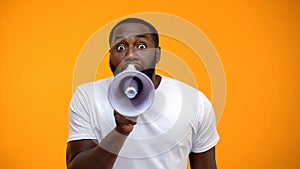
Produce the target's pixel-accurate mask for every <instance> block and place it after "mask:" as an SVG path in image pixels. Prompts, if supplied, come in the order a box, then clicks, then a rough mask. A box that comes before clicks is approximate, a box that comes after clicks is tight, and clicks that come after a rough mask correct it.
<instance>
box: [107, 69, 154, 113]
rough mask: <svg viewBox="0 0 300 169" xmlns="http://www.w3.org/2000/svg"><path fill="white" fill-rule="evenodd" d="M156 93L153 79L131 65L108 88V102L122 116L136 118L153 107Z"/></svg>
mask: <svg viewBox="0 0 300 169" xmlns="http://www.w3.org/2000/svg"><path fill="white" fill-rule="evenodd" d="M154 91H155V89H154V85H153V83H152V81H151V79H150V78H149V77H148V76H146V75H145V74H143V73H141V72H139V71H137V70H136V69H135V67H134V65H129V66H128V68H127V69H126V70H125V71H123V72H121V73H119V74H118V75H116V76H115V77H114V78H113V80H112V82H111V84H110V86H109V88H108V101H109V103H110V105H111V106H112V108H113V109H115V110H116V111H117V112H119V113H120V114H122V115H124V116H127V117H135V116H139V115H141V114H142V113H144V112H145V111H147V110H148V109H149V108H150V107H151V105H152V103H153V101H154V95H155V94H154Z"/></svg>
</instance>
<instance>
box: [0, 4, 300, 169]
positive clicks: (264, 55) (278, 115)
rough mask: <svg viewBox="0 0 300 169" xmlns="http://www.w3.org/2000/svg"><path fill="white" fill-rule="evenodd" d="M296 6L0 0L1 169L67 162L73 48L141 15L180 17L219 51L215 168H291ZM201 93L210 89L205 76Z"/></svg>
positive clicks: (47, 167)
mask: <svg viewBox="0 0 300 169" xmlns="http://www.w3.org/2000/svg"><path fill="white" fill-rule="evenodd" d="M299 5H300V4H299V3H298V1H296V0H285V1H283V0H282V1H279V0H277V1H276V0H275V1H271V0H265V1H260V0H256V1H246V0H244V1H242V0H240V1H235V2H234V3H233V2H232V3H230V2H228V1H225V0H222V1H221V0H220V1H216V0H211V1H196V0H187V1H184V2H183V1H177V0H176V1H174V0H173V1H167V0H163V1H158V0H153V1H152V2H151V3H150V4H149V3H148V4H147V3H146V2H145V1H136V0H133V1H130V2H126V1H119V0H115V1H105V2H101V1H90V2H88V1H85V2H83V1H69V2H67V1H63V2H61V1H53V0H52V1H1V2H0V30H1V31H0V38H1V41H0V43H1V45H0V46H1V50H0V56H1V58H0V72H1V74H0V78H1V83H0V93H1V94H0V101H1V107H0V112H1V121H0V133H1V140H0V143H1V144H0V150H1V155H0V156H1V157H0V164H1V165H0V166H1V167H0V168H9V169H28V168H30V169H40V168H43V169H53V168H58V169H60V168H65V149H66V143H65V142H66V138H67V108H68V104H69V100H70V98H71V94H72V83H73V82H72V76H73V70H74V68H75V64H76V59H77V57H78V55H79V52H80V50H81V48H82V47H83V45H84V44H85V42H86V41H87V40H88V39H89V37H91V36H92V34H93V33H94V32H95V31H97V30H98V29H99V28H101V27H102V26H104V25H105V24H107V23H108V22H110V21H112V20H115V19H117V18H119V17H123V16H125V15H129V14H132V13H138V12H165V13H170V14H173V15H176V16H179V17H181V18H184V19H186V20H188V21H190V22H191V23H193V24H194V25H196V26H197V27H198V28H199V29H201V30H202V31H203V32H204V33H205V34H206V35H207V36H208V38H209V39H210V40H211V42H212V43H213V45H214V46H215V48H216V50H217V51H218V53H219V56H220V59H221V61H222V63H223V66H224V70H225V74H226V81H227V99H226V106H225V111H224V113H223V117H222V119H221V121H220V123H219V125H218V130H219V133H220V136H221V140H220V142H219V144H218V145H217V163H218V166H219V168H222V169H241V168H243V169H253V168H262V169H281V168H297V167H298V166H299V164H298V159H299V155H298V152H297V151H298V150H299V149H300V144H299V143H300V135H299V125H298V120H299V117H300V114H299V110H298V107H297V106H298V104H297V103H298V102H299V100H298V99H299V98H298V97H299V95H300V92H299V88H298V87H299V80H300V79H299V73H298V72H297V67H298V66H299V65H300V62H299V60H300V59H299V58H300V57H299V52H300V50H299V44H300V33H299V30H300V26H299V16H300V15H299V14H300V13H299V10H298V8H299ZM174 43H175V42H174ZM182 57H183V58H184V57H186V56H182ZM97 77H100V75H99V76H97ZM204 79H206V80H207V77H206V76H205V77H204ZM200 87H201V86H200ZM202 90H203V91H205V92H206V93H208V94H210V89H209V83H207V82H204V85H203V89H202Z"/></svg>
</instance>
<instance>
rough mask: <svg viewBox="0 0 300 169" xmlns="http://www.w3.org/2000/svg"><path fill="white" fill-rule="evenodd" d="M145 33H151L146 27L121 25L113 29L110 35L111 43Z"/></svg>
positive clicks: (128, 24)
mask: <svg viewBox="0 0 300 169" xmlns="http://www.w3.org/2000/svg"><path fill="white" fill-rule="evenodd" d="M146 33H153V32H151V31H150V29H149V28H148V27H147V26H146V25H143V24H141V23H123V24H121V25H119V26H117V27H116V28H115V30H114V32H113V34H112V42H115V41H116V40H118V41H119V40H122V39H125V38H128V37H132V36H137V35H142V34H146Z"/></svg>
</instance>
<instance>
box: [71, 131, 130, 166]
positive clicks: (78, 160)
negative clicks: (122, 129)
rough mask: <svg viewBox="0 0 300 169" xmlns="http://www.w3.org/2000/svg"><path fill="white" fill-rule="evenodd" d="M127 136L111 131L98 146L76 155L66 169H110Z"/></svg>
mask: <svg viewBox="0 0 300 169" xmlns="http://www.w3.org/2000/svg"><path fill="white" fill-rule="evenodd" d="M126 138H127V136H126V135H123V134H120V133H119V132H117V131H116V130H112V131H111V132H110V133H109V134H108V135H107V136H106V137H104V138H103V140H102V141H101V142H100V144H97V145H96V146H95V147H93V148H91V149H89V150H87V151H83V152H81V153H79V154H77V155H76V156H75V157H74V158H73V159H72V160H71V162H70V163H69V165H68V169H87V168H88V169H111V168H112V167H113V165H114V163H115V160H116V159H117V157H118V154H119V152H120V150H121V148H122V146H123V144H124V142H125V140H126Z"/></svg>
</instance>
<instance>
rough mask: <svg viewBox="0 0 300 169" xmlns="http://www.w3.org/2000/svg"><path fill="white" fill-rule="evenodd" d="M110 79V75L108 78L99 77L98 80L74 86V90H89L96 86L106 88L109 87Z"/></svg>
mask: <svg viewBox="0 0 300 169" xmlns="http://www.w3.org/2000/svg"><path fill="white" fill-rule="evenodd" d="M111 80H112V77H108V78H104V79H100V80H97V81H94V82H87V83H83V84H80V85H78V86H77V87H76V89H75V92H91V91H94V90H95V89H97V88H105V89H107V88H108V87H109V84H110V82H111Z"/></svg>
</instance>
